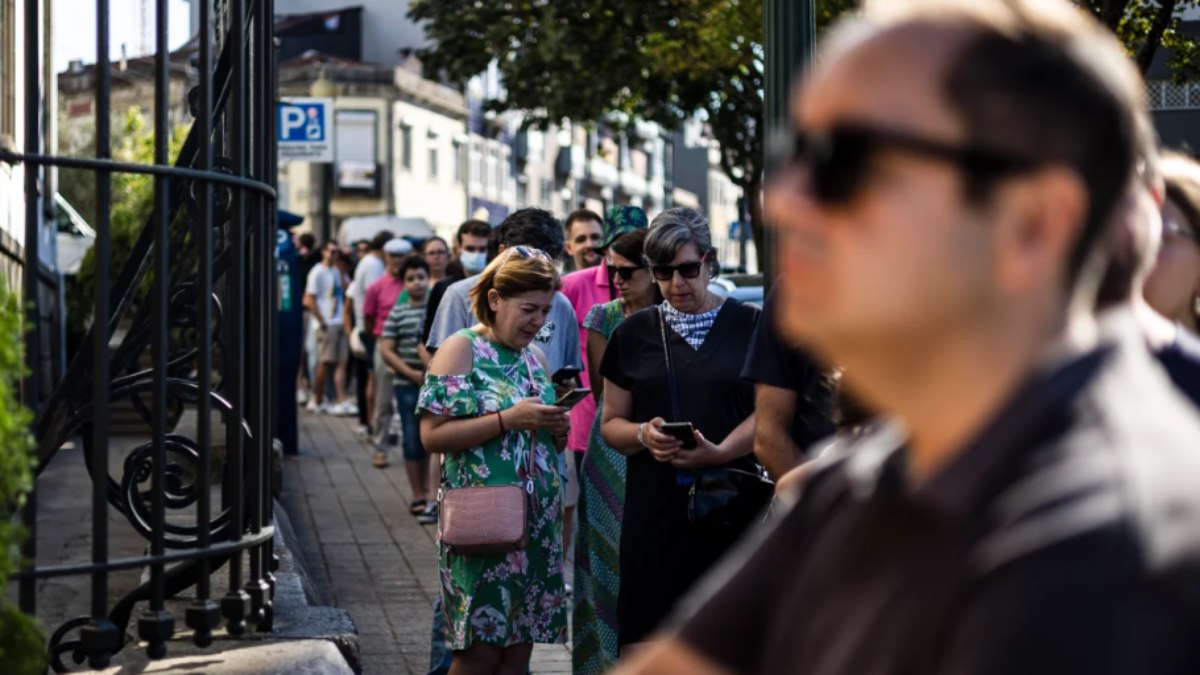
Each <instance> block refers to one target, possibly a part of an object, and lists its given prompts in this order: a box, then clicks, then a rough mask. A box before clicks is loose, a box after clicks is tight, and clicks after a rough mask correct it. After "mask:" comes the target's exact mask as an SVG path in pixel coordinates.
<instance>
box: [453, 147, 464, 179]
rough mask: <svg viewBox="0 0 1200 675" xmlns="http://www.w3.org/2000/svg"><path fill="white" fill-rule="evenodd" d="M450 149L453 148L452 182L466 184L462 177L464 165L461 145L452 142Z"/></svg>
mask: <svg viewBox="0 0 1200 675" xmlns="http://www.w3.org/2000/svg"><path fill="white" fill-rule="evenodd" d="M452 147H453V148H454V182H455V183H459V184H462V183H466V182H467V181H466V176H464V175H463V165H464V164H466V160H465V158H464V155H463V144H462V143H460V142H458V141H454V145H453V146H452Z"/></svg>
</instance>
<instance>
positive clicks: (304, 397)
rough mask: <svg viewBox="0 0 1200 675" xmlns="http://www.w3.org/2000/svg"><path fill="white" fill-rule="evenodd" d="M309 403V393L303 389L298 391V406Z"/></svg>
mask: <svg viewBox="0 0 1200 675" xmlns="http://www.w3.org/2000/svg"><path fill="white" fill-rule="evenodd" d="M305 403H308V392H307V391H305V390H303V389H297V390H296V405H304V404H305Z"/></svg>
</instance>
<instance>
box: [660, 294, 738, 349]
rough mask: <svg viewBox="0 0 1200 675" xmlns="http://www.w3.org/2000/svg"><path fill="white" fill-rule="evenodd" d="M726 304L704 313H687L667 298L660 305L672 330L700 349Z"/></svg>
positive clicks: (694, 347) (693, 347) (693, 346)
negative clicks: (673, 305) (674, 305)
mask: <svg viewBox="0 0 1200 675" xmlns="http://www.w3.org/2000/svg"><path fill="white" fill-rule="evenodd" d="M724 304H725V303H724V302H722V303H721V305H717V307H716V309H713V310H710V311H707V312H705V313H703V314H685V313H683V312H681V311H679V310H677V309H675V308H674V307H672V306H671V303H669V302H667V301H665V300H664V301H663V303H662V304H661V305H659V307H660V308H661V309H662V313H663V317H665V318H666V320H667V325H668V326H670V327H671V330H673V331H675V334H676V335H678V336H679V337H681V338H683V340H684V342H687V343H688V344H689V345H691V346H692V349H695V350H699V349H700V347H701V346H703V345H704V338H706V337H708V331H709V330H710V329H711V328H712V325H713V322H714V321H716V320H717V313H718V312H720V311H721V306H722V305H724Z"/></svg>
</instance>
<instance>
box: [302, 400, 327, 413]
mask: <svg viewBox="0 0 1200 675" xmlns="http://www.w3.org/2000/svg"><path fill="white" fill-rule="evenodd" d="M322 407H323V406H322V404H318V403H317V399H315V398H310V399H308V405H306V406H304V409H305V410H307V411H308V412H310V413H316V412H321V408H322Z"/></svg>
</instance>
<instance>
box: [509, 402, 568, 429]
mask: <svg viewBox="0 0 1200 675" xmlns="http://www.w3.org/2000/svg"><path fill="white" fill-rule="evenodd" d="M501 415H502V416H503V419H502V421H503V422H504V427H505V428H506V429H510V430H511V429H521V430H526V431H538V430H541V429H545V430H546V431H549V432H551V433H552V434H554V435H555V436H561V435H563V434H566V433H567V431H568V430H569V429H570V428H571V419H570V417H569V416H568V415H567V411H566V410H565V409H563V408H560V407H558V406H553V405H545V404H544V403H542V402H541V399H538V398H526V399H522V400H521V401H519V402H518V403H517V404H516V405H514V406H513V407H511V408H508V409H506V410H504V411H502V412H501Z"/></svg>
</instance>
